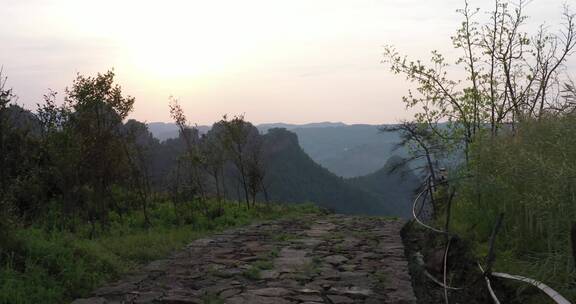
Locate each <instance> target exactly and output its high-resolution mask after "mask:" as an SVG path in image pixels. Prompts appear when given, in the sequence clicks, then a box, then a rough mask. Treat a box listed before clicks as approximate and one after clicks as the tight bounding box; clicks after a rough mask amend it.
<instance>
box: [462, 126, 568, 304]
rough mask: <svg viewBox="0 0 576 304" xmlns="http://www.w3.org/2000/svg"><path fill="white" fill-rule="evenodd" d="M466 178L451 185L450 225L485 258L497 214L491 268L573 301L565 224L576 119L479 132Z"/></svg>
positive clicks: (566, 221)
mask: <svg viewBox="0 0 576 304" xmlns="http://www.w3.org/2000/svg"><path fill="white" fill-rule="evenodd" d="M471 159H472V161H471V163H470V170H471V171H472V172H470V173H471V174H472V175H474V177H473V178H471V179H465V180H462V181H461V182H460V183H459V184H458V185H456V186H457V188H458V190H459V195H458V197H457V199H456V201H455V204H454V205H453V213H452V214H453V223H454V228H455V229H456V230H457V231H459V233H461V234H463V235H465V237H467V238H470V239H471V240H473V241H475V243H476V244H477V248H476V250H477V253H478V255H479V256H484V255H485V254H486V252H487V241H488V237H489V235H490V232H491V229H492V227H493V225H494V222H495V220H496V218H497V216H498V214H499V213H504V216H505V218H504V225H503V228H502V229H501V231H500V233H499V235H498V239H497V250H498V251H497V253H498V257H497V260H496V264H495V271H503V272H510V273H515V274H521V275H526V276H528V277H532V278H535V279H538V280H541V281H543V282H545V283H546V284H549V285H551V286H552V287H553V288H556V289H557V290H558V291H560V292H561V293H562V294H564V295H565V296H567V297H569V298H570V299H571V300H573V301H575V300H576V286H575V284H576V271H575V265H574V260H573V257H572V256H571V250H570V246H571V244H570V227H571V224H572V223H573V222H574V221H576V118H575V117H573V116H571V117H563V118H547V119H542V120H540V121H527V122H523V123H521V124H520V125H519V126H518V129H517V132H516V134H514V135H512V134H511V133H508V134H502V135H500V136H498V137H497V138H489V137H480V138H479V139H478V140H477V141H476V143H475V145H474V146H473V149H472V158H471Z"/></svg>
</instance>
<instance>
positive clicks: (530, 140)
mask: <svg viewBox="0 0 576 304" xmlns="http://www.w3.org/2000/svg"><path fill="white" fill-rule="evenodd" d="M527 4H528V3H527V2H524V1H520V2H512V1H501V0H496V1H494V5H493V6H492V7H493V9H492V10H491V11H490V12H487V13H484V12H481V11H480V10H479V9H474V8H472V7H471V6H470V4H469V3H468V2H467V1H465V2H464V5H463V7H462V8H461V9H459V10H457V12H458V14H460V16H461V19H462V22H461V23H460V24H459V25H458V28H457V29H456V31H455V33H454V35H452V36H451V37H450V39H451V42H452V47H453V48H454V51H455V52H454V54H459V55H458V56H457V57H456V58H447V57H445V56H444V55H442V54H441V53H440V52H438V51H432V52H431V57H430V60H429V61H425V60H410V59H409V58H407V57H406V56H403V55H401V54H400V53H399V52H398V51H397V50H396V49H395V48H394V47H392V46H388V47H386V48H385V52H384V61H385V62H386V63H387V64H389V66H390V69H391V71H392V72H393V73H396V74H401V75H403V76H405V77H406V78H407V79H408V80H409V81H410V82H412V84H413V85H414V89H413V90H411V91H410V92H409V93H408V94H407V95H406V96H405V97H404V102H405V103H406V106H407V107H408V108H415V109H417V110H418V112H417V113H416V115H415V117H414V120H412V121H404V122H402V123H400V124H399V125H397V126H394V127H393V128H390V130H392V131H397V132H400V133H401V134H402V135H401V139H402V143H403V144H405V145H406V146H408V147H409V149H410V151H411V155H410V156H409V157H408V158H407V159H406V160H407V161H411V160H416V159H418V160H421V161H422V160H423V161H424V162H425V171H426V173H427V176H428V177H429V178H428V181H429V182H428V184H429V185H432V186H431V187H429V189H430V191H429V192H428V193H426V194H423V197H424V198H428V200H427V202H429V203H431V207H432V208H431V209H432V211H433V215H432V220H431V221H430V224H431V225H434V226H435V227H436V230H433V229H428V228H422V229H428V231H430V233H431V235H435V236H436V237H434V238H433V240H431V241H430V242H429V244H430V245H431V246H432V247H434V248H432V249H431V250H429V251H430V252H442V253H443V256H444V257H448V256H452V255H451V254H452V253H453V252H451V250H454V251H458V248H456V249H454V248H452V249H451V247H450V245H451V244H453V243H459V244H462V242H459V241H461V240H463V241H464V243H467V244H471V247H472V248H473V251H474V252H473V253H474V258H473V259H472V260H473V262H472V263H474V264H475V263H476V262H478V263H480V264H481V265H482V267H483V269H484V270H485V271H486V272H484V270H483V271H482V273H481V274H482V275H484V276H487V277H488V278H492V279H493V280H494V281H496V282H497V284H506V285H507V286H513V287H514V288H516V290H517V292H516V294H515V297H516V299H515V300H517V301H518V302H519V303H547V302H548V301H550V299H548V298H547V297H545V296H544V294H543V293H542V292H538V291H536V292H535V290H534V289H528V288H527V284H525V283H512V282H513V281H509V280H503V279H501V278H500V277H498V276H493V274H494V273H493V272H509V273H510V274H517V275H525V276H527V277H529V278H532V279H536V280H539V281H542V282H543V283H545V284H548V285H550V286H551V287H552V288H554V289H555V290H557V291H559V292H560V293H561V294H562V295H563V296H564V297H566V298H568V299H569V300H571V301H574V300H576V293H575V290H576V289H575V288H574V286H575V285H574V284H575V282H576V226H575V225H574V219H575V215H576V196H575V195H574V194H575V192H574V191H575V189H574V187H575V185H576V182H575V179H574V177H575V176H576V171H575V170H576V154H575V153H576V141H575V139H576V117H575V113H576V89H575V85H574V83H573V81H572V80H571V79H572V78H571V76H572V75H571V74H570V73H571V72H573V71H571V69H570V68H571V67H572V66H571V65H570V64H569V63H570V61H569V60H571V59H570V58H571V56H572V55H573V54H574V50H575V49H576V14H575V13H574V12H573V11H572V10H571V9H572V8H571V7H569V6H567V5H566V6H564V7H563V10H562V11H561V13H560V14H559V21H558V22H557V25H556V26H555V27H552V26H549V25H548V24H546V25H541V26H539V27H534V26H532V27H529V26H527V23H528V21H529V20H530V18H528V16H526V15H525V8H526V5H527ZM534 29H535V30H534ZM453 62H454V64H453ZM459 154H462V155H463V156H462V158H461V161H460V162H458V163H456V164H454V160H458V159H459V156H458V155H459ZM447 159H448V160H449V161H446V160H447ZM446 164H450V165H452V166H451V167H449V168H448V170H443V169H444V168H442V167H444V166H446ZM501 216H503V225H502V227H501V229H497V228H498V225H496V223H498V222H499V218H501ZM571 231H572V233H573V237H572V238H571V237H570V234H571ZM493 234H495V235H496V238H495V244H496V245H495V247H494V251H491V250H490V249H489V239H490V236H491V235H493ZM455 247H458V246H455ZM460 249H462V248H460ZM454 254H458V252H457V253H454ZM427 258H429V259H433V257H432V256H429V257H427ZM444 260H447V259H446V258H445V259H444ZM460 262H461V263H464V262H462V261H453V262H452V263H451V262H450V261H448V262H446V264H445V265H447V266H444V267H446V268H445V269H444V272H443V273H442V274H441V275H442V276H444V279H445V280H447V279H448V278H450V277H451V276H452V275H453V274H455V273H459V272H458V271H462V269H455V268H456V266H455V265H456V264H457V263H460ZM494 262H495V263H494ZM474 266H477V265H474ZM472 268H475V269H477V267H472ZM452 270H453V271H454V273H451V271H452ZM467 271H469V270H467ZM476 271H478V270H476ZM460 274H461V273H460ZM475 274H477V273H475ZM458 283H461V284H464V283H463V282H453V283H451V284H458ZM450 293H453V294H454V295H455V296H454V297H453V298H452V300H454V299H455V298H457V296H458V292H457V291H453V292H445V293H444V294H443V298H444V301H445V302H447V303H448V302H449V301H450V300H451V297H450Z"/></svg>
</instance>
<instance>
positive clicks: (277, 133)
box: [264, 129, 418, 216]
mask: <svg viewBox="0 0 576 304" xmlns="http://www.w3.org/2000/svg"><path fill="white" fill-rule="evenodd" d="M264 139H265V141H264V142H265V147H266V148H265V150H266V154H265V159H266V162H267V168H268V172H269V173H268V174H269V175H270V185H269V189H270V193H271V197H272V198H273V199H274V200H277V201H283V202H302V201H313V202H317V203H318V204H319V205H320V206H323V207H327V208H331V209H334V210H335V211H337V212H343V213H360V214H379V215H397V216H406V215H407V214H408V212H409V209H410V207H409V206H410V200H411V198H412V196H413V193H414V190H415V189H416V187H417V186H418V178H417V177H416V176H415V175H414V174H413V173H412V172H410V171H406V172H403V174H402V173H400V172H398V173H390V174H389V170H388V167H389V165H387V166H385V167H384V168H382V169H381V170H378V172H377V173H375V174H371V175H369V176H367V177H365V178H357V179H344V178H341V177H338V176H336V175H335V174H333V173H331V172H330V171H328V170H327V169H325V168H323V167H322V166H320V165H319V164H317V163H315V162H314V161H313V160H312V159H311V158H310V157H309V156H308V155H307V154H306V153H304V151H303V150H302V148H301V147H300V145H299V143H298V137H297V136H296V134H294V133H292V132H290V131H287V130H285V129H270V130H269V131H268V133H267V134H266V135H264Z"/></svg>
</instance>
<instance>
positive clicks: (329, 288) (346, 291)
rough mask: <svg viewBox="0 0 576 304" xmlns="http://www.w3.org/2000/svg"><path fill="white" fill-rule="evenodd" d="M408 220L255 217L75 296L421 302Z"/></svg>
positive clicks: (170, 303) (105, 301) (201, 302)
mask: <svg viewBox="0 0 576 304" xmlns="http://www.w3.org/2000/svg"><path fill="white" fill-rule="evenodd" d="M403 225H404V222H403V221H400V220H391V219H384V218H369V217H352V216H343V215H330V216H307V217H303V218H300V219H298V220H283V221H276V222H267V223H260V224H254V225H251V226H248V227H244V228H240V229H235V230H230V231H227V232H224V233H221V234H217V235H215V236H213V237H211V238H206V239H200V240H196V241H194V242H192V243H191V244H190V245H189V246H187V247H186V248H185V249H184V250H182V251H180V252H178V253H176V254H174V255H172V256H171V257H170V258H168V259H165V260H160V261H155V262H153V263H150V264H149V265H147V266H146V267H143V268H142V270H141V272H140V273H136V274H134V275H132V276H130V277H127V278H125V279H124V280H121V281H119V282H116V283H115V284H111V285H109V286H105V287H102V288H100V289H98V290H95V291H94V292H93V295H92V297H90V298H87V299H78V300H76V301H74V302H73V303H74V304H82V303H94V304H96V303H97V304H112V303H164V304H177V303H194V304H195V303H198V304H212V303H214V304H215V303H231V304H235V303H238V304H241V303H246V304H248V303H252V304H265V303H271V304H284V303H286V304H298V303H300V304H313V303H328V304H340V303H397V304H399V303H403V304H404V303H406V304H410V303H416V298H415V296H414V292H413V290H412V285H411V279H410V275H409V273H408V269H407V268H408V263H407V261H406V259H405V257H404V246H403V244H402V239H401V237H400V230H401V228H402V226H403Z"/></svg>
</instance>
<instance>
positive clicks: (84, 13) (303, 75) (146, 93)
mask: <svg viewBox="0 0 576 304" xmlns="http://www.w3.org/2000/svg"><path fill="white" fill-rule="evenodd" d="M565 2H566V1H564V0H534V1H533V2H532V3H531V4H530V5H529V6H528V8H527V14H528V15H529V16H531V20H530V23H532V24H539V23H542V22H546V23H547V24H550V25H556V24H558V23H559V17H560V12H561V6H562V4H563V3H565ZM574 2H575V1H574V0H572V1H568V2H567V3H568V4H573V3H574ZM492 3H493V2H492V1H488V0H481V1H480V0H476V1H471V5H472V6H473V7H478V6H479V7H481V8H482V12H484V11H487V10H488V9H489V8H490V7H491V6H492ZM462 4H463V1H460V0H435V1H423V0H347V1H344V0H290V1H275V0H244V1H237V0H206V1H195V0H188V1H184V0H181V1H179V0H163V1H143V0H100V1H84V0H2V4H1V7H2V8H1V9H0V20H2V21H3V22H2V23H3V24H4V25H3V26H2V27H0V43H1V44H0V65H3V66H4V72H5V74H6V75H7V76H8V77H9V81H8V85H9V86H11V87H12V88H13V89H14V91H15V93H16V94H17V95H18V96H19V103H21V104H24V105H25V106H26V107H28V108H30V109H34V107H35V106H34V105H35V104H36V103H37V102H39V101H40V100H41V97H42V95H43V94H44V93H45V92H46V91H47V89H48V88H51V89H54V90H56V91H58V92H60V95H62V93H63V91H64V88H65V87H66V86H67V85H70V84H71V82H72V80H73V78H74V77H75V74H76V73H81V74H86V75H90V74H93V73H96V72H104V71H106V70H107V69H110V68H114V70H115V71H116V74H117V80H118V82H119V83H120V84H121V85H122V87H123V91H124V93H125V94H129V95H132V96H134V97H136V105H135V111H134V113H133V114H132V117H133V118H136V119H139V120H142V121H148V122H152V121H169V115H168V106H167V105H168V97H169V96H170V95H173V96H175V97H177V98H178V99H179V100H180V102H181V104H182V106H183V107H184V110H185V111H186V114H187V116H188V118H189V119H190V121H192V122H193V123H198V124H210V123H212V122H214V121H216V120H218V119H219V118H220V117H221V116H222V115H223V114H226V113H228V114H242V113H244V114H245V115H246V117H247V119H248V120H250V121H252V122H255V123H264V122H287V123H306V122H318V121H342V122H346V123H373V124H378V123H392V122H396V121H397V120H399V119H403V118H409V117H411V115H412V113H409V112H407V111H406V110H405V108H404V104H403V103H402V101H401V96H402V95H404V94H405V93H406V90H407V88H408V84H406V83H405V80H404V78H403V77H402V76H395V75H392V74H391V73H390V72H389V71H388V69H387V67H386V66H385V65H383V64H381V63H380V60H381V56H380V54H381V53H382V46H383V45H385V44H393V45H395V46H396V47H397V48H398V49H399V50H400V51H401V52H404V53H406V54H408V55H410V56H413V57H414V58H422V59H427V58H428V57H429V56H428V55H429V51H430V50H432V49H438V50H440V51H443V52H445V53H447V54H449V55H450V54H453V53H451V52H452V51H451V50H450V38H449V37H450V35H451V34H453V31H454V30H455V29H456V27H457V26H458V24H459V22H460V19H459V16H458V14H457V13H456V12H455V10H456V9H457V8H460V7H461V6H462ZM574 4H576V3H574ZM573 6H576V5H573Z"/></svg>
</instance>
